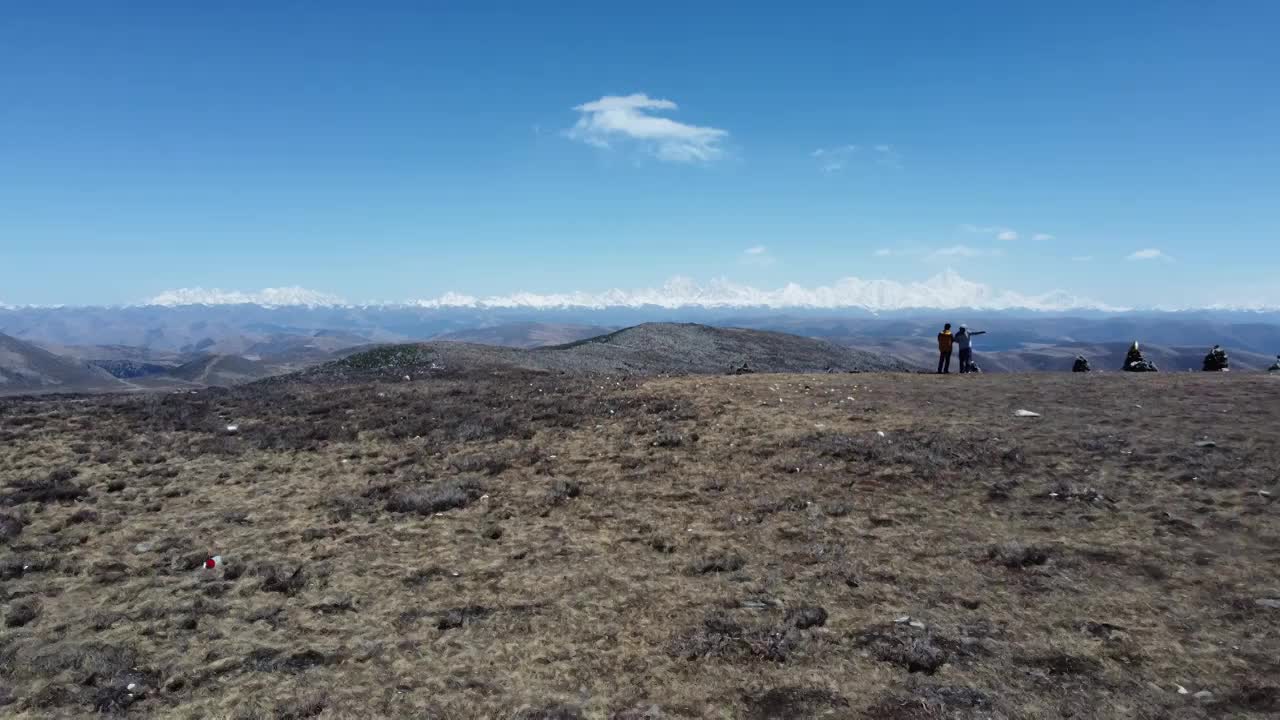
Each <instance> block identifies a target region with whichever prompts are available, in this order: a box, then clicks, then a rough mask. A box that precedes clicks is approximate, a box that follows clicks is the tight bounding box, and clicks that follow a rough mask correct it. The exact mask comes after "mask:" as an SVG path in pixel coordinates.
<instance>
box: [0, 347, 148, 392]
mask: <svg viewBox="0 0 1280 720" xmlns="http://www.w3.org/2000/svg"><path fill="white" fill-rule="evenodd" d="M127 389H129V386H128V385H127V384H126V383H123V382H121V381H120V380H118V379H116V378H114V377H112V376H111V374H110V373H108V372H107V371H106V370H103V369H101V368H98V367H94V366H93V365H90V364H89V363H86V362H82V361H79V360H74V359H71V358H66V357H62V356H61V355H55V354H53V353H51V352H49V351H48V350H45V349H43V348H39V347H36V346H35V345H32V344H31V343H27V342H23V341H21V340H18V339H17V338H13V337H10V336H8V335H5V334H3V333H0V393H21V392H49V391H60V392H89V391H102V390H127Z"/></svg>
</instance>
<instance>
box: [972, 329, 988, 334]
mask: <svg viewBox="0 0 1280 720" xmlns="http://www.w3.org/2000/svg"><path fill="white" fill-rule="evenodd" d="M969 334H970V335H986V334H987V331H986V330H974V331H973V332H971V333H969Z"/></svg>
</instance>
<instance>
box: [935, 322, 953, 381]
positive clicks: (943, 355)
mask: <svg viewBox="0 0 1280 720" xmlns="http://www.w3.org/2000/svg"><path fill="white" fill-rule="evenodd" d="M954 339H955V338H954V337H952V335H951V323H947V324H946V325H944V326H942V332H940V333H938V374H939V375H942V374H944V373H945V374H950V373H951V345H952V341H953V340H954Z"/></svg>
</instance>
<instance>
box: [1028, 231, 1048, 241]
mask: <svg viewBox="0 0 1280 720" xmlns="http://www.w3.org/2000/svg"><path fill="white" fill-rule="evenodd" d="M1031 239H1032V240H1035V241H1037V242H1043V241H1047V240H1052V239H1053V236H1052V235H1050V234H1049V233H1036V234H1035V235H1032V236H1031Z"/></svg>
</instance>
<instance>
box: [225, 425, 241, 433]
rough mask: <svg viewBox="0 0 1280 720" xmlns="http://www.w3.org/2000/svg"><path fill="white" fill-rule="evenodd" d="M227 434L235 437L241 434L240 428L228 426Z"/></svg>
mask: <svg viewBox="0 0 1280 720" xmlns="http://www.w3.org/2000/svg"><path fill="white" fill-rule="evenodd" d="M227 432H228V433H230V434H232V435H235V434H236V433H238V432H240V426H239V425H228V426H227Z"/></svg>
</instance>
